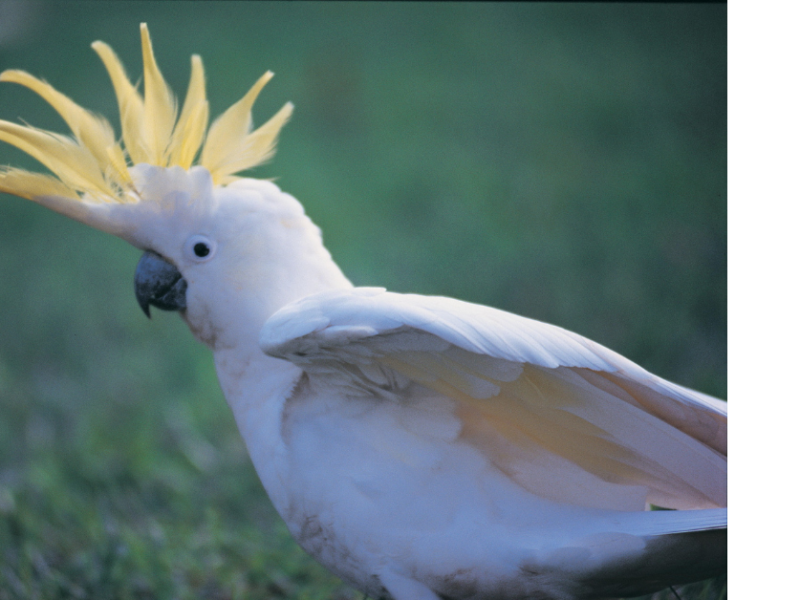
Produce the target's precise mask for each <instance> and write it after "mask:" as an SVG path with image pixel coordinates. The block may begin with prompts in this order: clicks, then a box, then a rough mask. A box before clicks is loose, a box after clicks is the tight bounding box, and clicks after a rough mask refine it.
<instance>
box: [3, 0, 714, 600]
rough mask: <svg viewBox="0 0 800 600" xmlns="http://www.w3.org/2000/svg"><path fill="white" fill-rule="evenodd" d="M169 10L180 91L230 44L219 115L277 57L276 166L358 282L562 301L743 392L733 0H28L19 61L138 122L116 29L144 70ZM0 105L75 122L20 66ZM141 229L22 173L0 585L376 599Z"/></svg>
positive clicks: (25, 161)
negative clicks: (144, 52) (313, 524)
mask: <svg viewBox="0 0 800 600" xmlns="http://www.w3.org/2000/svg"><path fill="white" fill-rule="evenodd" d="M142 21H146V22H147V23H148V24H149V27H150V32H151V35H152V38H153V43H154V46H155V52H156V57H157V59H158V62H159V65H160V67H161V69H162V71H163V73H164V75H165V76H166V78H167V80H168V81H169V82H170V83H171V85H172V87H173V89H174V90H175V91H176V93H177V94H178V95H179V96H182V95H183V94H184V93H185V89H186V85H187V83H188V76H189V58H190V55H191V54H192V53H197V54H200V55H201V56H202V57H203V59H204V62H205V65H206V70H207V79H208V96H209V100H210V103H211V112H212V116H213V115H217V114H219V113H220V112H221V111H222V110H224V109H225V108H227V107H228V106H229V105H230V104H231V103H233V102H234V101H236V100H238V99H239V98H240V97H241V96H242V95H243V94H244V92H245V91H246V90H247V89H248V88H249V86H250V85H251V84H252V83H253V82H254V81H255V80H256V78H257V77H258V76H259V75H260V74H261V73H263V71H265V70H266V69H270V70H272V71H274V72H275V73H276V77H275V79H274V80H273V81H272V82H271V83H270V84H269V85H268V86H267V88H266V90H265V91H264V93H263V94H262V98H261V99H260V100H259V102H258V103H257V105H256V108H255V111H254V117H255V121H256V123H257V124H260V123H261V122H263V121H264V120H266V119H267V118H268V117H269V116H270V115H271V114H272V113H274V112H275V111H276V110H277V109H278V108H279V107H280V106H281V105H282V104H283V103H284V102H286V101H287V100H292V101H293V102H294V103H295V105H296V111H295V116H294V117H293V119H292V121H291V122H290V123H289V125H288V126H287V128H286V129H285V130H284V132H283V134H282V137H281V141H280V144H279V151H278V154H277V156H276V158H275V159H274V160H273V162H272V163H270V164H268V165H266V166H264V167H260V168H258V169H256V170H254V171H253V172H252V174H253V176H256V177H277V178H278V183H279V185H281V187H282V188H283V189H285V190H286V191H288V192H290V193H292V194H293V195H295V196H296V197H297V198H298V199H300V201H301V202H303V203H304V205H305V206H306V209H307V212H308V213H309V215H310V216H311V218H312V219H314V220H315V222H316V223H317V224H318V225H320V227H321V228H322V230H323V232H324V235H325V240H326V243H327V245H328V247H329V248H330V250H331V252H332V254H333V256H334V258H336V259H337V260H338V261H339V263H340V265H341V266H342V268H343V270H344V271H345V273H346V274H348V275H349V276H350V277H351V279H352V280H353V281H354V283H356V284H357V285H380V286H385V287H388V288H389V289H392V290H395V291H401V292H418V293H426V294H441V295H448V296H454V297H458V298H461V299H464V300H469V301H473V302H479V303H484V304H489V305H492V306H497V307H500V308H503V309H506V310H510V311H513V312H516V313H519V314H522V315H525V316H529V317H533V318H536V319H540V320H543V321H548V322H552V323H556V324H558V325H561V326H563V327H566V328H568V329H571V330H574V331H577V332H578V333H581V334H583V335H585V336H587V337H590V338H592V339H594V340H596V341H599V342H601V343H603V344H605V345H607V346H609V347H611V348H613V349H614V350H617V351H619V352H621V353H623V354H624V355H626V356H628V357H629V358H631V359H633V360H635V361H636V362H638V363H640V364H642V365H643V366H644V367H646V368H648V369H650V370H652V371H653V372H655V373H657V374H659V375H661V376H664V377H667V378H669V379H672V380H674V381H677V382H679V383H681V384H684V385H688V386H692V387H696V388H698V389H700V390H702V391H705V392H708V393H711V394H714V395H717V396H721V397H725V395H726V267H727V262H726V100H727V99H726V7H725V5H687V4H669V5H668V4H655V5H648V4H616V3H614V4H552V5H548V4H525V3H509V4H500V3H491V4H482V3H442V4H435V3H425V4H415V3H387V4H381V3H343V4H339V3H325V4H323V3H313V2H303V3H277V4H269V3H250V2H247V3H234V2H226V3H214V2H208V3H184V2H168V3H167V2H164V3H148V2H113V3H100V2H89V3H84V2H61V3H54V4H50V3H32V2H8V1H2V2H0V68H2V69H5V68H21V69H24V70H27V71H29V72H31V73H32V74H34V75H37V76H41V77H44V78H45V79H46V80H47V81H49V82H50V83H52V84H53V85H54V86H55V87H56V88H58V89H59V90H61V91H63V92H64V93H66V94H67V95H69V96H70V97H72V98H73V99H74V100H76V101H77V102H78V103H79V104H81V105H83V106H86V107H87V108H90V109H91V110H94V111H96V112H99V113H102V114H105V115H107V116H108V117H109V118H110V119H111V120H112V122H113V123H115V124H116V123H118V121H117V114H118V113H117V106H116V101H115V98H114V96H113V92H112V88H111V85H110V84H109V82H108V78H107V75H106V74H105V70H104V68H103V66H102V64H101V62H100V60H99V59H98V58H97V57H96V55H95V54H94V53H93V52H92V51H91V49H90V48H89V44H90V43H91V42H92V41H94V40H96V39H101V40H104V41H106V42H108V43H110V44H111V45H112V46H113V47H114V49H115V50H116V51H117V53H118V54H119V55H120V57H121V58H122V60H123V62H124V63H125V65H126V66H127V69H128V72H129V74H130V75H131V76H132V77H133V78H134V79H137V78H139V77H140V76H141V54H140V52H141V51H140V44H139V31H138V24H139V23H140V22H142ZM0 118H4V119H7V120H11V121H17V120H18V119H24V120H25V121H26V122H28V123H31V124H32V125H35V126H37V127H43V128H48V129H54V130H56V131H60V132H65V133H66V128H65V126H64V125H63V124H62V123H61V122H60V119H59V117H58V116H57V115H56V114H55V113H54V111H52V110H51V109H50V108H49V107H48V106H47V105H46V104H45V103H44V102H43V101H42V100H41V99H39V98H38V97H37V96H35V95H34V94H32V93H31V92H29V91H27V90H25V89H23V88H21V87H19V86H15V85H12V84H3V85H2V86H0ZM118 131H119V130H118ZM0 164H13V165H15V166H23V167H28V168H33V169H39V167H38V166H37V165H36V164H35V162H34V161H32V160H30V159H29V158H28V157H26V156H25V155H23V154H22V153H21V152H18V151H16V150H15V149H13V148H10V147H8V146H5V145H2V146H0ZM138 254H139V253H138V252H137V251H136V250H134V249H133V248H131V247H128V246H127V245H126V244H125V243H124V242H122V241H120V240H117V239H114V238H112V237H110V236H107V235H105V234H101V233H98V232H95V231H93V230H90V229H88V228H86V227H84V226H82V225H79V224H77V223H74V222H72V221H69V220H68V219H65V218H64V217H61V216H58V215H55V214H51V213H49V212H48V211H46V210H44V209H42V208H40V207H37V206H35V205H34V204H33V203H30V202H27V201H24V200H20V199H17V198H13V197H9V196H3V197H2V198H0V305H1V306H2V307H3V311H2V313H0V600H3V599H7V598H350V597H355V596H353V592H352V591H350V590H348V589H347V588H345V587H342V586H341V584H340V583H339V582H338V581H337V580H336V579H334V578H333V577H331V576H329V575H327V573H326V572H325V571H324V570H323V569H322V568H321V567H318V566H316V565H315V564H314V563H313V561H311V560H310V559H308V558H307V557H305V555H304V554H303V553H302V551H300V550H299V549H298V548H297V547H296V546H295V545H294V544H293V542H292V541H291V540H290V539H289V537H288V535H287V533H286V531H285V529H284V528H283V525H282V524H281V523H280V522H278V521H277V519H276V517H275V515H274V512H273V511H272V509H271V507H270V506H269V503H268V502H267V501H266V495H265V494H264V492H263V490H262V489H261V486H260V484H259V482H258V480H257V479H256V476H255V473H254V471H253V469H252V467H251V466H250V463H249V460H248V458H247V456H246V453H245V450H244V448H243V445H242V443H241V442H240V440H239V437H238V433H237V432H236V429H235V424H234V422H233V419H232V417H231V415H230V412H229V410H228V408H227V406H226V405H225V402H224V399H223V398H222V395H221V393H220V391H219V387H218V385H217V382H216V378H215V375H214V373H213V366H212V362H211V357H210V354H209V353H208V351H206V349H205V348H203V347H202V346H200V345H199V344H197V343H195V342H194V341H193V340H192V338H191V335H190V333H189V332H188V330H187V329H186V328H185V326H184V325H183V323H182V322H181V321H180V319H179V318H178V317H176V316H175V315H173V314H164V313H158V314H156V315H154V318H153V320H152V321H148V320H147V319H145V318H144V316H143V315H142V314H141V311H140V310H139V308H138V306H137V305H136V301H135V299H134V295H133V289H132V287H133V286H132V277H133V269H134V266H135V264H136V261H137V260H138ZM725 594H726V592H725V589H724V580H718V581H715V582H706V583H704V584H699V585H696V586H693V587H690V588H686V589H685V590H684V592H683V593H682V595H683V597H684V598H685V599H686V598H693V597H703V598H718V597H724V596H725ZM661 597H663V598H666V597H667V595H662V596H661Z"/></svg>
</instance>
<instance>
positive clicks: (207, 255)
mask: <svg viewBox="0 0 800 600" xmlns="http://www.w3.org/2000/svg"><path fill="white" fill-rule="evenodd" d="M216 249H217V243H216V242H215V241H214V240H212V239H211V238H209V237H208V236H207V235H202V234H197V235H193V236H191V237H190V238H189V239H188V240H186V242H185V244H184V246H183V252H184V256H185V257H186V258H187V259H189V260H191V261H193V262H206V261H207V260H211V259H212V258H213V257H214V251H215V250H216Z"/></svg>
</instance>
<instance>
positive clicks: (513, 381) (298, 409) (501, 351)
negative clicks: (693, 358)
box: [0, 27, 727, 600]
mask: <svg viewBox="0 0 800 600" xmlns="http://www.w3.org/2000/svg"><path fill="white" fill-rule="evenodd" d="M142 35H143V38H142V39H143V46H144V62H145V88H146V89H145V97H144V99H142V98H141V97H140V96H139V93H138V91H136V89H135V88H134V87H133V86H132V85H131V84H130V83H129V82H128V80H127V77H126V76H125V75H124V70H123V69H122V66H121V64H120V63H119V61H118V60H117V59H116V57H115V56H114V54H113V52H111V50H110V48H108V47H107V46H105V45H104V44H101V43H96V44H95V45H94V47H95V49H96V50H97V51H98V53H99V54H100V55H101V58H102V59H103V61H104V62H105V64H106V66H107V68H108V70H109V72H110V74H111V76H112V80H113V82H114V85H115V89H116V91H117V95H118V97H119V101H120V107H121V113H122V114H123V137H124V141H125V150H124V151H123V149H122V147H121V146H120V145H119V144H118V143H116V142H115V141H114V138H113V135H111V133H110V127H108V124H107V123H105V121H102V120H100V119H98V118H97V117H95V116H93V115H91V114H90V113H88V112H87V111H84V110H83V109H81V108H80V107H78V106H77V105H75V104H74V103H72V102H71V101H70V100H69V99H68V98H66V97H65V96H63V95H61V94H59V93H58V92H56V91H55V90H53V89H52V88H51V87H50V86H48V85H47V84H44V83H43V82H41V81H39V80H37V79H35V78H33V77H31V76H30V75H27V74H25V73H22V72H18V71H13V72H6V73H4V74H1V75H0V80H5V81H12V82H16V83H20V84H22V85H26V86H27V87H30V88H31V89H33V90H34V91H36V92H37V93H39V94H40V95H42V96H43V97H44V98H45V99H46V100H47V101H48V102H50V103H51V104H53V106H54V107H56V109H57V110H59V112H60V113H61V114H62V116H64V117H65V120H66V121H67V123H68V124H69V125H70V127H72V128H73V132H74V133H75V137H76V139H75V140H69V139H67V138H64V137H63V136H62V137H54V136H50V135H49V134H47V133H46V132H41V131H38V130H33V129H31V128H27V127H22V126H19V125H14V124H11V123H7V122H4V121H0V139H2V140H5V141H7V142H9V143H12V144H14V145H17V146H18V147H20V148H21V149H23V150H25V151H27V152H29V153H31V154H33V155H34V156H36V157H37V158H39V159H40V160H42V162H44V163H45V164H46V165H48V166H49V167H50V168H51V169H52V170H53V171H54V173H56V174H57V175H58V176H59V178H60V179H55V178H53V177H48V176H44V175H40V174H33V173H27V172H24V171H20V170H16V169H5V170H3V171H0V190H3V191H8V192H10V193H14V194H17V195H20V196H23V197H26V198H30V199H32V200H34V201H36V202H38V203H40V204H42V205H44V206H46V207H48V208H51V209H53V210H56V211H58V212H60V213H63V214H66V215H67V216H70V217H72V218H74V219H76V220H78V221H81V222H83V223H86V224H89V225H91V226H93V227H96V228H98V229H102V230H104V231H107V232H109V233H113V234H114V235H117V236H120V237H122V238H123V239H126V240H127V241H129V242H131V243H132V244H133V245H135V246H137V247H139V248H141V249H142V250H145V251H146V254H145V256H144V257H143V259H142V261H141V262H140V265H139V267H138V268H137V273H136V294H137V300H138V301H139V302H140V304H141V305H142V308H144V309H145V310H146V311H147V310H149V306H150V305H151V304H152V305H155V306H157V307H160V308H165V309H168V310H170V309H171V310H179V311H180V312H181V315H182V317H183V318H184V319H185V320H186V322H187V324H188V325H189V327H190V328H191V330H192V332H193V333H194V334H195V336H196V337H197V339H198V340H200V341H201V342H203V343H205V344H206V345H207V346H208V347H209V348H210V349H211V350H212V351H213V352H214V359H215V365H216V368H217V373H218V376H219V380H220V384H221V386H222V389H223V391H224V393H225V397H226V399H227V401H228V403H229V404H230V406H231V408H232V410H233V413H234V416H235V418H236V421H237V424H238V426H239V429H240V431H241V433H242V435H243V437H244V440H245V443H246V445H247V448H248V451H249V453H250V456H251V458H252V460H253V463H254V464H255V467H256V470H257V471H258V474H259V476H260V478H261V480H262V482H263V484H264V486H265V488H266V490H267V492H268V494H269V496H270V498H271V499H272V501H273V503H274V505H275V507H276V509H277V510H278V512H279V513H280V515H281V516H282V517H283V519H284V520H285V521H286V523H287V525H288V527H289V529H290V531H291V532H292V534H293V535H294V536H295V538H296V539H297V540H298V542H299V543H300V544H301V545H302V546H303V547H304V548H305V549H306V550H307V551H308V552H309V553H311V554H312V555H313V556H314V557H316V558H317V559H318V560H319V561H320V562H322V563H323V564H324V565H326V566H327V567H329V568H330V569H331V570H332V571H334V572H335V573H337V574H338V575H340V576H341V577H343V578H344V579H345V580H347V581H348V582H350V583H351V584H353V585H354V586H356V587H357V588H359V589H361V590H363V591H365V592H366V593H368V594H369V595H370V596H372V597H373V598H376V599H377V598H393V599H394V600H414V599H422V600H428V599H431V600H433V599H435V598H452V599H474V600H481V599H487V600H488V599H493V598H506V599H509V600H514V599H520V600H521V599H523V598H530V599H533V598H536V599H563V600H568V599H578V598H600V597H607V596H616V595H636V594H641V593H646V592H648V591H654V590H657V589H659V588H662V587H666V586H667V585H670V584H673V583H682V582H687V581H692V580H695V579H700V578H704V577H708V576H712V575H714V574H716V573H719V572H722V571H723V570H724V568H725V555H726V510H725V508H724V506H725V505H726V466H727V462H726V458H725V453H726V431H727V411H726V404H725V403H724V402H722V401H719V400H716V399H714V398H711V397H709V396H706V395H704V394H701V393H698V392H695V391H692V390H689V389H686V388H683V387H681V386H678V385H675V384H672V383H670V382H667V381H665V380H663V379H660V378H658V377H656V376H654V375H652V374H650V373H648V372H647V371H645V370H644V369H642V368H641V367H639V366H637V365H635V364H634V363H632V362H631V361H629V360H627V359H625V358H623V357H622V356H620V355H618V354H616V353H614V352H612V351H611V350H608V349H607V348H604V347H602V346H600V345H598V344H596V343H594V342H591V341H589V340H587V339H585V338H582V337H581V336H579V335H576V334H574V333H571V332H568V331H565V330H563V329H560V328H558V327H554V326H552V325H547V324H544V323H540V322H537V321H533V320H530V319H526V318H523V317H519V316H516V315H512V314H509V313H506V312H503V311H500V310H496V309H492V308H488V307H484V306H477V305H474V304H469V303H465V302H460V301H458V300H453V299H450V298H437V297H426V296H417V295H410V294H394V293H391V292H386V291H385V290H383V289H380V288H353V286H352V285H351V283H350V282H349V281H348V280H347V278H346V277H345V276H344V275H343V274H342V272H341V271H340V270H339V268H338V266H337V265H336V264H335V263H334V262H333V260H332V258H331V256H330V254H329V253H328V251H327V250H326V249H325V248H324V246H323V245H322V238H321V235H320V232H319V229H318V228H317V227H316V226H315V225H314V224H313V223H312V222H311V221H310V220H309V219H308V217H307V216H306V215H305V214H304V211H303V208H302V206H301V205H300V203H299V202H297V200H295V199H294V198H292V197H291V196H290V195H288V194H286V193H284V192H282V191H281V190H280V189H279V188H278V187H277V186H276V185H275V184H273V183H271V182H268V181H255V180H251V179H240V178H237V177H236V176H235V175H234V173H235V172H236V171H238V170H241V169H243V168H247V167H249V166H252V165H253V164H256V163H257V162H259V161H261V160H263V159H264V158H265V157H267V156H269V154H270V153H271V152H272V150H273V148H274V143H275V139H276V136H277V133H278V130H279V129H280V127H281V125H282V124H283V123H284V122H285V121H286V119H287V118H288V115H289V113H290V111H291V105H287V106H286V107H285V108H284V109H282V110H281V111H280V112H279V113H278V115H277V116H276V117H274V118H273V119H272V120H270V121H269V122H268V123H267V124H265V125H264V126H262V127H261V128H259V129H257V130H256V131H255V132H253V133H249V124H250V107H251V106H252V104H253V102H254V101H255V97H256V95H257V94H258V92H259V91H260V89H261V88H262V87H263V86H264V84H265V83H266V81H267V80H268V79H269V76H270V75H269V74H267V75H265V76H264V77H262V78H261V79H259V81H258V82H257V84H256V85H255V86H254V87H253V88H252V89H251V90H250V92H248V94H247V95H246V96H245V98H244V99H243V100H242V101H240V102H239V103H237V104H235V105H234V106H233V107H231V108H230V109H229V110H228V111H227V112H225V113H224V114H223V116H222V117H220V118H219V119H218V120H217V121H216V122H215V124H214V125H212V127H211V131H210V133H209V135H208V138H207V139H206V142H205V144H206V145H205V147H204V149H203V151H202V154H201V161H200V162H201V164H200V165H198V166H191V164H192V162H193V160H194V156H195V154H196V153H197V152H198V151H199V146H200V140H201V139H202V137H203V134H204V132H205V127H206V120H207V112H208V111H207V103H206V101H205V92H204V76H203V71H202V63H201V62H200V60H199V58H197V57H195V59H193V63H192V83H191V84H190V93H189V95H188V99H187V102H186V104H185V105H184V109H183V112H182V113H181V117H180V119H178V117H177V112H176V111H175V109H174V106H173V105H172V101H171V98H172V96H171V92H170V91H169V89H168V87H166V83H165V82H164V81H163V79H162V78H161V74H160V72H159V71H158V67H157V66H156V64H155V59H154V56H153V53H152V48H150V40H149V36H148V35H147V30H146V28H144V27H143V29H142ZM125 152H127V157H128V158H130V159H131V161H132V162H134V163H137V164H135V165H130V166H129V165H128V164H127V162H126V155H125ZM137 157H138V158H137ZM648 504H654V505H657V506H659V507H664V508H672V509H679V510H670V511H648V510H646V508H647V506H648Z"/></svg>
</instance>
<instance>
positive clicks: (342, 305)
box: [261, 288, 727, 510]
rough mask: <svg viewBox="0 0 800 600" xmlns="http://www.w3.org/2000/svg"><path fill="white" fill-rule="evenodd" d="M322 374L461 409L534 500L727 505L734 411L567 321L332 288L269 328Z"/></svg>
mask: <svg viewBox="0 0 800 600" xmlns="http://www.w3.org/2000/svg"><path fill="white" fill-rule="evenodd" d="M261 347H262V349H263V350H264V352H266V353H267V354H269V355H271V356H275V357H278V358H282V359H285V360H289V361H291V362H293V363H295V364H297V365H299V366H300V367H301V368H303V369H304V370H305V371H306V373H308V375H309V377H311V378H317V379H318V380H319V381H323V380H324V381H325V384H326V385H337V386H346V387H349V388H351V390H353V391H358V390H360V391H362V392H364V391H365V392H367V393H378V394H380V393H383V392H386V393H390V392H391V391H392V390H395V389H399V388H402V387H403V386H406V385H408V384H409V383H411V382H414V383H417V384H421V385H423V386H426V387H427V388H430V389H432V390H434V391H436V392H438V393H441V394H444V395H446V396H448V397H450V398H452V399H453V400H455V401H456V407H457V408H456V413H457V415H458V417H459V418H460V420H461V423H462V428H461V432H460V437H459V439H460V441H462V442H464V443H467V444H470V445H471V446H473V447H475V448H477V449H479V450H480V451H481V452H483V453H484V454H485V455H486V456H487V458H488V459H489V460H490V461H491V462H492V463H493V464H494V465H495V466H496V467H497V468H498V469H500V470H501V471H502V472H504V473H505V474H506V475H508V476H509V477H510V478H512V479H514V480H515V481H516V482H517V483H518V484H520V485H521V486H523V487H525V488H526V489H528V490H529V491H530V492H532V493H534V494H536V495H538V496H541V497H544V498H548V499H551V500H554V501H557V502H566V503H570V504H575V505H579V506H586V507H596V508H609V509H619V510H642V509H643V508H644V507H645V506H646V503H648V502H649V503H651V504H655V505H658V506H662V507H668V508H679V509H698V508H711V507H721V506H725V505H726V471H727V460H726V458H725V454H726V439H727V405H726V403H725V402H723V401H721V400H717V399H715V398H712V397H710V396H706V395H704V394H701V393H698V392H695V391H692V390H689V389H686V388H683V387H681V386H678V385H675V384H673V383H670V382H668V381H665V380H663V379H660V378H658V377H656V376H654V375H652V374H650V373H648V372H647V371H645V370H644V369H642V368H641V367H639V366H637V365H636V364H634V363H633V362H631V361H629V360H627V359H625V358H624V357H622V356H620V355H618V354H616V353H615V352H612V351H611V350H609V349H607V348H605V347H603V346H601V345H599V344H596V343H594V342H592V341H590V340H587V339H585V338H583V337H581V336H579V335H577V334H574V333H571V332H569V331H566V330H564V329H561V328H559V327H555V326H553V325H548V324H546V323H541V322H538V321H534V320H531V319H526V318H523V317H520V316H517V315H513V314H510V313H506V312H503V311H500V310H497V309H492V308H489V307H485V306H479V305H475V304H470V303H466V302H461V301H458V300H454V299H451V298H442V297H430V296H418V295H411V294H395V293H391V292H386V291H385V290H383V289H379V288H355V289H352V290H345V291H341V290H339V291H335V292H325V293H322V294H317V295H313V296H309V297H307V298H304V299H302V300H300V301H298V302H295V303H293V304H290V305H288V306H286V307H284V308H282V309H281V310H280V311H278V312H277V313H276V314H275V315H273V316H272V317H271V318H270V319H269V320H268V321H267V323H266V324H265V326H264V329H263V330H262V333H261Z"/></svg>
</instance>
